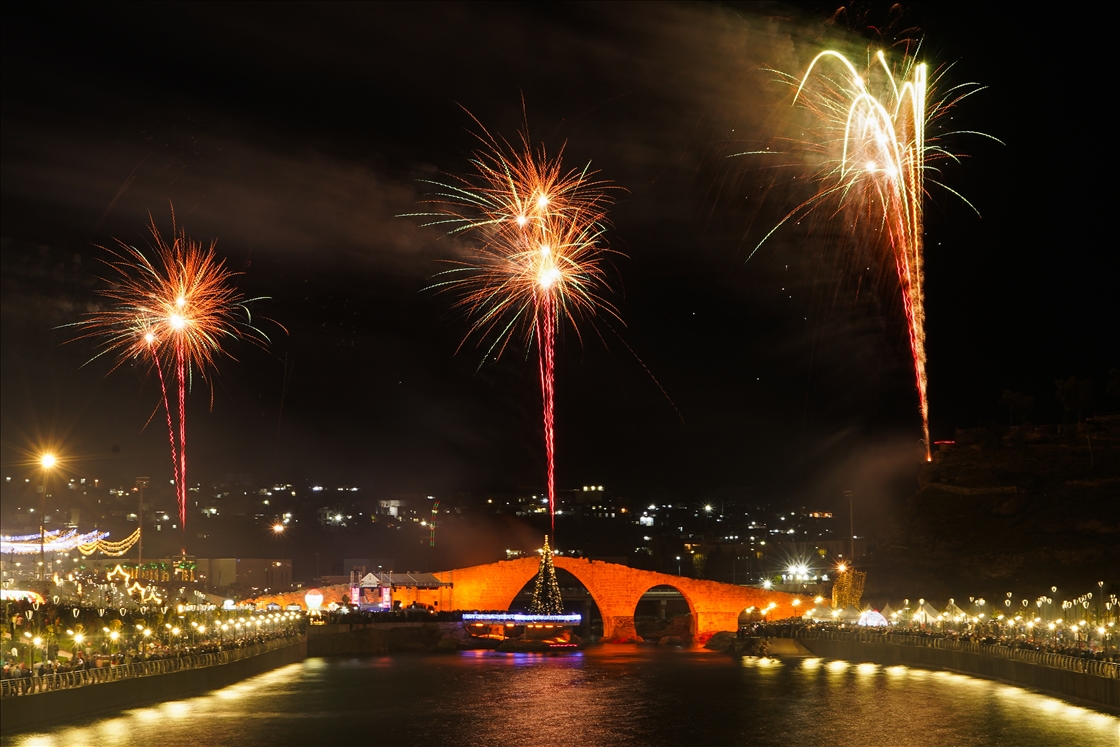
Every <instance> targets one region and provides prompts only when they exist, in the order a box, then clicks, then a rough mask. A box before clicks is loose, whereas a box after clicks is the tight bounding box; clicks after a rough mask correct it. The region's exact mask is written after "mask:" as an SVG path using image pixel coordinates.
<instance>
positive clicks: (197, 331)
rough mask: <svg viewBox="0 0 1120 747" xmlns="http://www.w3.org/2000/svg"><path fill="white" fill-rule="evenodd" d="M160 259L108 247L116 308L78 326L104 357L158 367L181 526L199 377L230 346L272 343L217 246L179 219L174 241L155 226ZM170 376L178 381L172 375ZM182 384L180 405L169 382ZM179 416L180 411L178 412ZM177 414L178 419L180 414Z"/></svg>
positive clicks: (109, 290) (111, 305)
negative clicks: (193, 393) (191, 404)
mask: <svg viewBox="0 0 1120 747" xmlns="http://www.w3.org/2000/svg"><path fill="white" fill-rule="evenodd" d="M149 230H150V232H151V235H152V249H153V250H154V253H155V261H152V260H150V259H149V258H148V256H147V255H146V254H145V253H144V252H143V251H141V250H139V249H137V248H135V247H132V246H129V245H127V244H125V243H123V242H120V241H118V242H117V246H116V247H115V248H109V249H106V251H108V252H109V253H110V254H111V255H112V256H111V259H109V260H106V264H107V266H108V267H110V268H111V269H112V272H111V273H110V274H109V277H107V278H105V281H106V282H107V283H108V284H109V287H108V288H107V289H105V290H102V291H101V292H100V293H101V295H102V296H103V297H105V298H107V299H108V300H109V302H110V303H109V306H108V308H107V309H104V310H102V311H98V312H94V313H92V314H90V315H89V317H88V318H87V319H85V320H84V321H82V322H79V323H77V324H75V325H73V326H76V327H77V328H79V329H80V330H81V331H82V334H81V335H80V336H79V337H78V338H77V339H84V338H94V339H96V340H98V341H99V347H100V352H98V353H97V355H95V356H94V358H95V359H96V358H99V357H101V356H104V355H109V356H115V357H116V359H117V361H116V364H115V366H114V369H115V368H117V367H119V366H120V365H122V364H124V363H126V362H128V361H135V362H138V363H140V364H141V365H150V366H153V367H154V368H155V369H156V372H157V374H158V378H159V383H160V392H161V395H162V404H163V408H164V411H165V412H166V414H167V430H168V440H169V442H170V445H171V461H172V467H173V475H174V481H175V490H176V497H177V499H178V503H179V521H180V522H181V524H182V526H183V527H184V528H185V527H186V521H187V482H186V475H187V392H188V391H189V389H190V383H191V381H192V377H193V375H194V373H196V372H197V373H198V374H199V376H201V377H202V379H203V380H204V381H205V380H206V379H207V377H208V376H209V374H210V372H212V371H213V370H214V369H215V367H216V365H217V361H218V359H219V358H220V357H222V356H223V355H229V353H228V352H227V351H226V350H225V349H224V348H223V344H224V343H226V342H228V341H230V340H234V339H245V340H249V341H251V342H254V343H256V344H258V345H261V346H264V345H266V344H267V342H268V339H267V337H266V336H265V335H264V333H262V332H261V331H260V330H259V329H257V328H256V327H254V326H253V324H252V317H251V316H250V314H249V310H248V306H247V304H248V303H249V301H248V300H246V299H245V298H244V296H242V294H241V293H240V292H239V291H238V290H237V289H236V288H235V287H234V285H233V282H232V281H233V278H234V276H235V275H236V274H237V273H234V272H231V271H229V270H228V269H227V268H226V266H225V262H224V260H219V259H218V258H217V255H216V254H215V251H214V244H213V243H211V244H210V246H209V247H204V246H203V245H202V244H200V243H198V242H196V241H194V240H193V239H191V238H189V237H188V236H187V234H186V232H185V231H183V230H182V229H180V228H177V227H176V226H175V224H174V213H173V214H172V238H171V241H170V242H168V241H165V240H164V238H163V237H162V236H161V235H160V232H159V229H158V228H157V227H156V225H155V222H154V221H153V222H152V223H151V225H150V226H149ZM165 371H170V372H173V377H171V376H169V377H165V375H164V374H165ZM168 378H171V379H172V380H173V383H174V384H175V387H176V394H177V401H176V402H175V404H176V405H177V407H174V408H173V407H172V403H171V398H170V396H169V394H168V386H167V379H168ZM176 411H177V412H176ZM173 412H175V414H177V421H178V423H177V425H178V427H177V428H176V422H175V420H176V418H175V417H173Z"/></svg>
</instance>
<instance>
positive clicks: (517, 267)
mask: <svg viewBox="0 0 1120 747" xmlns="http://www.w3.org/2000/svg"><path fill="white" fill-rule="evenodd" d="M483 132H484V135H483V136H482V137H480V138H479V139H480V141H481V142H482V143H483V145H484V148H482V149H480V150H478V151H476V152H475V154H474V156H473V158H472V159H471V163H472V165H473V166H474V174H472V175H471V176H469V177H462V178H456V179H454V180H452V181H450V182H446V183H443V182H432V184H433V185H434V186H435V187H436V189H437V191H436V193H435V194H433V195H432V197H431V198H430V199H429V200H428V203H429V204H432V205H435V206H438V209H437V211H436V212H429V213H419V214H417V215H419V216H421V217H423V218H426V219H428V222H427V223H426V225H430V226H440V227H442V228H444V229H445V230H447V231H448V232H449V233H450V234H452V235H464V236H465V237H468V238H469V249H468V251H469V256H468V257H467V258H465V259H460V260H448V263H449V264H450V265H452V267H451V268H450V269H448V270H446V271H444V272H442V273H439V274H438V275H437V276H436V280H435V282H434V283H433V284H432V285H431V286H430V288H431V289H433V290H436V291H449V292H453V293H455V294H456V296H457V298H456V301H455V308H456V309H457V310H459V311H461V312H463V313H464V314H465V315H466V316H467V317H468V318H469V319H470V320H471V330H470V332H469V333H468V335H467V338H465V339H464V342H465V341H466V339H470V338H472V337H473V338H475V339H476V340H477V341H478V342H479V343H480V344H481V345H483V346H485V347H486V355H485V357H484V358H483V360H484V361H485V360H486V359H487V358H495V359H496V358H498V357H500V356H501V355H502V353H503V352H504V351H505V350H506V347H507V345H508V344H509V342H510V341H511V340H512V339H514V338H515V337H522V338H523V339H524V340H525V342H526V343H527V344H529V345H531V344H532V343H533V342H536V345H537V351H538V358H539V369H540V381H541V395H542V399H543V403H544V412H543V420H544V438H545V455H546V458H547V465H548V466H547V468H548V505H549V513H550V516H551V517H552V522H553V530H555V508H556V489H555V438H554V433H555V414H554V413H555V410H554V401H555V387H554V382H555V365H554V364H555V342H556V335H557V333H558V332H559V331H560V329H561V327H562V326H563V325H564V323H565V322H567V323H568V324H569V325H570V326H571V328H572V329H573V330H574V331H575V333H576V335H577V336H578V337H580V339H582V332H581V322H582V321H585V320H587V319H590V318H592V317H594V316H595V315H596V314H597V313H599V312H600V311H604V312H606V313H608V314H610V315H612V316H615V317H616V318H617V311H616V310H615V308H614V306H613V305H612V304H611V303H610V302H609V301H607V300H606V299H605V298H604V297H603V292H604V290H605V289H606V282H605V278H604V272H603V258H604V254H605V253H606V252H609V251H610V250H609V249H607V248H606V247H605V245H604V242H603V233H604V230H605V223H606V208H607V206H608V205H609V203H610V200H609V198H608V195H607V189H608V185H607V184H606V183H605V182H603V181H599V180H596V179H595V178H594V177H595V174H594V172H591V171H589V170H588V168H584V169H582V170H570V171H565V170H564V167H563V164H562V159H561V155H562V154H558V155H556V156H555V157H550V156H549V155H548V154H547V152H546V151H545V150H544V148H543V147H542V148H540V149H534V148H533V147H532V146H531V144H530V143H529V140H528V138H527V137H526V136H524V135H522V137H521V142H520V147H517V148H515V147H512V146H511V145H510V144H509V143H508V142H505V141H501V142H499V141H497V140H495V139H494V138H492V137H491V136H490V135H489V134H486V133H485V130H484V131H483Z"/></svg>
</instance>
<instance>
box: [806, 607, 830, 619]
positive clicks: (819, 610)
mask: <svg viewBox="0 0 1120 747" xmlns="http://www.w3.org/2000/svg"><path fill="white" fill-rule="evenodd" d="M805 619H806V620H832V619H833V617H832V608H831V607H826V606H824V605H820V604H818V605H817V606H816V607H813V608H812V609H810V610H806V612H805Z"/></svg>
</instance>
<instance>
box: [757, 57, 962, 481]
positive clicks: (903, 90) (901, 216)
mask: <svg viewBox="0 0 1120 747" xmlns="http://www.w3.org/2000/svg"><path fill="white" fill-rule="evenodd" d="M774 72H776V71H774ZM779 75H781V76H782V78H783V80H784V82H786V83H788V84H790V85H791V86H795V87H796V93H795V94H794V97H793V100H794V104H797V105H800V106H802V107H804V108H805V109H806V110H807V111H808V113H809V115H810V117H811V119H812V121H813V126H814V129H815V133H814V134H815V135H816V139H815V140H813V141H800V142H794V143H793V145H794V149H798V148H800V149H803V150H807V151H808V152H809V153H810V154H811V155H812V158H813V159H814V160H815V161H816V163H817V172H816V174H815V179H816V181H817V182H818V184H819V185H820V187H819V189H818V191H817V193H816V194H814V195H813V196H812V197H810V198H809V199H808V200H806V201H805V202H803V203H802V204H800V205H798V206H797V207H796V208H794V209H793V210H792V211H790V213H789V214H787V215H786V216H785V218H783V219H782V220H781V221H779V222H778V224H777V225H776V226H775V227H774V228H773V229H772V230H771V231H770V233H768V234H767V235H766V237H764V238H763V240H762V242H759V246H761V245H762V243H763V242H765V241H766V239H767V238H769V237H770V236H771V235H773V233H774V232H775V231H777V230H778V228H779V227H780V226H781V225H782V224H784V223H786V222H787V221H789V220H790V219H795V218H799V217H800V216H803V215H805V214H806V213H808V212H809V211H811V210H812V209H813V208H815V207H817V206H818V205H820V204H823V203H826V202H828V201H829V200H831V201H832V202H833V204H834V205H835V206H836V209H837V212H840V211H842V210H843V211H847V212H851V213H854V214H855V215H857V216H859V217H860V218H862V219H863V220H865V221H866V222H867V223H868V225H870V226H871V227H873V228H874V229H875V230H876V231H877V232H878V233H880V234H881V235H885V237H886V244H887V246H889V248H890V253H891V258H892V260H893V262H894V265H895V269H896V271H897V274H898V280H899V285H900V288H901V291H902V306H903V310H904V312H905V315H906V322H907V328H908V333H909V338H910V352H911V355H912V357H913V362H914V378H915V382H916V386H917V390H918V407H919V411H920V413H921V417H922V432H923V436H924V440H925V446H926V460H927V461H929V459H930V438H929V401H928V399H927V394H926V390H927V376H926V337H925V296H924V290H923V286H924V283H923V273H924V269H923V262H924V257H923V250H924V247H923V215H922V203H923V199H924V196H925V192H926V187H925V185H926V182H927V181H929V182H931V183H934V184H937V185H938V186H941V187H943V188H945V189H947V190H948V191H950V192H952V193H953V194H955V195H957V196H958V197H960V195H959V194H957V193H956V192H955V191H954V190H952V189H950V188H949V187H947V186H946V185H944V184H942V183H940V182H938V181H936V180H935V179H934V178H933V176H932V175H936V173H937V170H936V169H935V168H933V167H931V165H930V164H931V163H932V162H934V161H936V160H938V159H943V158H948V159H952V160H957V156H955V155H954V154H952V153H950V152H949V151H947V150H945V149H944V148H943V147H941V146H940V145H938V144H937V142H936V141H934V140H931V139H929V138H928V137H927V134H926V133H927V129H928V128H929V125H930V123H931V122H933V121H935V120H937V119H938V118H939V117H941V116H942V115H943V114H944V113H945V112H946V111H948V110H949V109H950V108H951V107H952V106H954V105H955V104H956V103H958V102H959V101H960V100H961V99H963V98H964V97H966V96H968V95H970V94H971V93H975V92H976V91H977V90H980V89H979V88H978V87H977V86H976V85H975V84H973V83H968V84H964V85H960V86H956V87H954V88H952V89H950V90H949V91H948V93H947V95H946V96H945V97H943V98H941V99H939V100H936V101H935V103H933V104H932V105H929V103H928V102H929V100H930V99H931V91H932V89H933V88H934V87H935V84H936V83H937V80H936V79H935V80H933V81H931V80H929V73H928V70H927V67H926V65H925V64H921V63H916V62H915V59H914V58H913V57H907V58H905V59H904V62H903V63H902V65H901V67H900V69H898V70H897V71H896V70H892V68H891V66H890V65H889V64H888V63H887V60H886V57H885V56H884V55H883V53H882V52H881V51H880V52H878V53H876V54H875V55H873V56H872V57H871V58H869V60H868V64H867V65H866V68H865V70H864V72H863V73H862V74H861V72H860V71H859V70H858V69H857V68H856V66H855V65H854V64H853V63H852V62H851V61H850V60H849V59H848V58H847V57H845V56H844V55H843V54H841V53H840V52H836V51H832V50H827V51H824V52H821V53H820V54H818V55H817V56H816V57H815V58H813V60H812V62H810V63H809V66H808V68H807V69H806V71H805V73H804V75H803V76H801V77H800V78H794V77H793V76H789V75H786V74H784V73H779ZM957 134H959V133H957ZM970 134H982V133H970ZM779 153H780V151H764V152H759V151H756V152H754V153H752V154H751V155H761V154H766V155H777V154H779ZM739 155H748V154H739ZM961 199H962V200H963V199H964V198H963V197H962V198H961ZM964 201H965V203H966V204H967V203H968V201H967V200H964ZM969 206H970V207H971V204H970V205H969ZM974 209H975V208H974ZM757 249H758V247H755V251H757ZM753 253H754V252H752V255H753Z"/></svg>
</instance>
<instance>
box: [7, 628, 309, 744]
mask: <svg viewBox="0 0 1120 747" xmlns="http://www.w3.org/2000/svg"><path fill="white" fill-rule="evenodd" d="M306 656H307V640H306V639H300V640H298V641H295V642H293V643H291V644H289V645H284V646H280V647H277V648H273V649H271V650H267V651H264V652H263V653H260V654H256V655H255V656H248V657H246V658H242V659H238V660H236V661H230V662H228V663H225V664H215V665H213V666H202V667H198V668H190V669H181V670H179V671H175V672H167V673H165V674H153V675H148V676H140V677H126V678H122V679H113V680H109V681H100V682H95V683H93V684H88V685H83V686H81V687H63V688H60V689H57V690H49V691H47V692H36V693H30V694H27V695H19V696H15V697H10V698H4V699H3V700H2V701H0V734H4V735H5V736H6V735H8V734H12V733H16V732H21V731H29V730H33V729H34V728H35V727H36V726H42V725H49V724H54V723H57V722H58V720H59V718H66V719H72V718H76V717H81V716H90V715H93V714H97V713H102V712H110V711H118V710H122V709H125V708H138V707H140V706H145V705H149V704H152V703H159V702H164V701H169V700H179V699H181V698H186V697H190V696H193V695H198V694H199V693H203V692H206V691H207V690H216V689H218V688H221V687H226V686H228V685H232V684H233V683H235V682H240V681H241V680H244V679H248V678H249V677H254V676H256V675H258V674H261V673H263V672H267V671H269V670H271V669H276V668H278V667H282V666H285V665H287V664H292V663H294V662H297V661H302V660H303V659H304V658H306Z"/></svg>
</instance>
